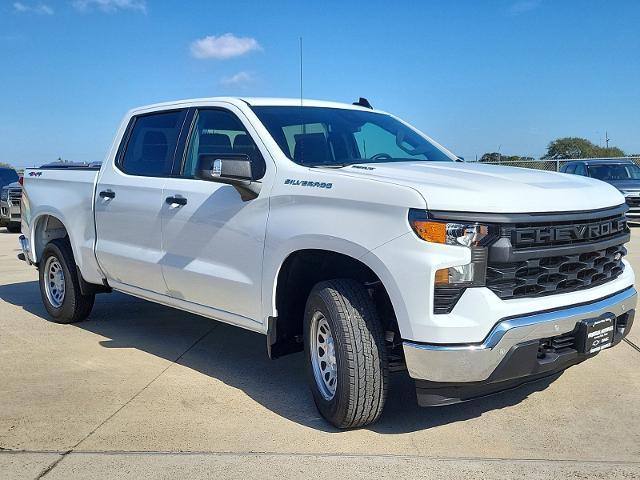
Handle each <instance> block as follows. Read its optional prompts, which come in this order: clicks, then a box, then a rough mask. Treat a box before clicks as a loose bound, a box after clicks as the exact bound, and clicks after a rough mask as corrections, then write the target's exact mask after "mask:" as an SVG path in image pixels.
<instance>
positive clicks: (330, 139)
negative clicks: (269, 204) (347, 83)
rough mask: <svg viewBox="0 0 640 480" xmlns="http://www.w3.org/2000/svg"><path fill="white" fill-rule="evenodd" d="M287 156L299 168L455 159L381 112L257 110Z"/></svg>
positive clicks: (304, 109) (258, 108) (268, 108)
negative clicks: (302, 166) (300, 166)
mask: <svg viewBox="0 0 640 480" xmlns="http://www.w3.org/2000/svg"><path fill="white" fill-rule="evenodd" d="M253 111H254V112H255V114H256V115H257V116H258V118H259V119H260V121H261V122H262V123H263V124H264V126H265V127H266V129H267V130H268V131H269V133H270V134H271V136H272V137H273V138H274V139H275V141H276V142H277V143H278V146H279V147H280V149H281V150H282V151H283V152H284V154H285V155H286V156H287V157H289V158H290V159H291V160H293V161H294V162H296V163H298V164H300V165H306V166H310V167H315V166H323V165H324V166H332V165H334V166H340V165H350V164H353V163H376V162H406V161H442V162H451V161H453V160H452V159H451V158H450V157H449V156H448V155H447V154H446V153H444V152H443V151H442V150H440V149H439V148H438V147H436V146H435V145H433V144H432V143H431V142H429V141H428V140H427V139H426V138H424V137H423V136H422V135H420V134H418V133H417V132H416V131H414V130H412V129H411V128H409V127H407V126H406V125H404V124H403V123H402V122H400V121H398V120H396V119H395V118H393V117H391V116H389V115H384V114H382V113H375V112H364V111H361V110H348V109H340V108H325V107H253Z"/></svg>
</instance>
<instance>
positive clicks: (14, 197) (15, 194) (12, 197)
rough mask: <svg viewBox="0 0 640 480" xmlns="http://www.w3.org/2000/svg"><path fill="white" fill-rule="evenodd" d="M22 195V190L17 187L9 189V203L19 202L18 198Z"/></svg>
mask: <svg viewBox="0 0 640 480" xmlns="http://www.w3.org/2000/svg"><path fill="white" fill-rule="evenodd" d="M21 197H22V190H19V189H17V188H13V189H10V190H9V201H10V202H11V203H20V198H21Z"/></svg>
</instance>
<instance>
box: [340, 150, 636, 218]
mask: <svg viewBox="0 0 640 480" xmlns="http://www.w3.org/2000/svg"><path fill="white" fill-rule="evenodd" d="M338 171H339V172H341V173H344V174H348V175H357V176H366V177H371V178H374V179H379V180H386V181H389V182H392V183H397V184H401V185H405V186H408V187H411V188H413V189H415V190H417V191H419V192H420V193H421V194H422V196H423V197H424V199H425V200H426V202H427V208H428V209H429V210H449V211H459V212H479V213H480V212H491V213H538V212H540V213H542V212H570V211H580V210H597V209H600V208H606V207H612V206H616V205H621V204H623V203H624V202H625V199H624V197H623V196H622V195H621V194H620V192H619V191H618V190H617V189H615V188H614V187H612V186H611V185H608V184H607V183H604V182H601V181H600V180H595V179H592V178H587V177H581V176H578V175H567V174H564V173H556V172H546V171H542V170H534V169H528V168H519V167H502V166H498V165H486V164H482V163H462V162H397V163H391V162H390V163H376V164H359V165H351V166H348V167H345V168H343V169H340V170H338Z"/></svg>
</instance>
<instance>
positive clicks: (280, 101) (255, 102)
mask: <svg viewBox="0 0 640 480" xmlns="http://www.w3.org/2000/svg"><path fill="white" fill-rule="evenodd" d="M356 100H357V99H356ZM206 102H228V103H232V104H237V103H239V102H242V103H245V104H248V105H250V106H256V107H257V106H260V107H266V106H273V107H278V106H280V107H285V106H289V107H297V106H300V102H301V100H300V98H267V97H204V98H190V99H184V100H174V101H172V102H162V103H155V104H153V105H145V106H141V107H137V108H134V109H133V110H155V109H160V108H166V107H171V106H179V105H191V104H198V103H206ZM302 105H303V106H305V107H325V108H343V109H345V108H346V109H350V110H363V111H367V112H371V111H372V110H371V109H369V108H365V107H361V106H359V105H353V104H351V103H340V102H330V101H326V100H313V99H306V98H305V99H302ZM373 111H377V110H375V109H374V110H373Z"/></svg>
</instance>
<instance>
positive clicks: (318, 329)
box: [310, 312, 338, 400]
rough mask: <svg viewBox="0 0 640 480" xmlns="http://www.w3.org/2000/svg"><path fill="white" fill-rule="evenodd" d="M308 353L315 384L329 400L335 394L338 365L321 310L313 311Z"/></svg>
mask: <svg viewBox="0 0 640 480" xmlns="http://www.w3.org/2000/svg"><path fill="white" fill-rule="evenodd" d="M310 353H311V365H312V367H313V376H314V378H315V380H316V385H317V386H318V389H319V390H320V393H321V394H322V396H323V397H324V398H325V400H331V399H332V398H333V397H334V395H335V394H336V385H337V383H338V374H337V370H338V365H337V362H336V350H335V344H334V341H333V334H332V333H331V327H330V326H329V322H327V319H326V318H325V317H324V315H323V314H322V313H321V312H315V313H314V314H313V318H312V319H311V352H310Z"/></svg>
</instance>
